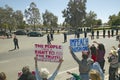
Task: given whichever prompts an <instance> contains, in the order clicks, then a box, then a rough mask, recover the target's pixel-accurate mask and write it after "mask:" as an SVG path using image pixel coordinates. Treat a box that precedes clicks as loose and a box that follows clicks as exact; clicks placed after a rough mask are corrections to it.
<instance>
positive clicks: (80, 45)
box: [70, 38, 88, 52]
mask: <svg viewBox="0 0 120 80" xmlns="http://www.w3.org/2000/svg"><path fill="white" fill-rule="evenodd" d="M70 46H71V47H72V51H73V52H80V51H88V38H79V39H71V40H70Z"/></svg>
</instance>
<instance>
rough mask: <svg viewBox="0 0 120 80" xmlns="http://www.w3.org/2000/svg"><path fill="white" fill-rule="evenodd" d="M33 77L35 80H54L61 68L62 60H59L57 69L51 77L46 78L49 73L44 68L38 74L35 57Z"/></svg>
mask: <svg viewBox="0 0 120 80" xmlns="http://www.w3.org/2000/svg"><path fill="white" fill-rule="evenodd" d="M34 59H35V71H36V72H35V73H36V74H35V77H36V80H54V79H55V77H56V75H57V73H58V71H59V69H60V67H61V64H62V62H63V60H60V63H59V65H58V67H57V69H56V70H55V72H54V73H53V74H52V75H51V77H49V78H48V75H49V71H48V70H47V69H46V68H44V69H41V71H40V73H39V70H38V65H37V58H36V57H35V58H34Z"/></svg>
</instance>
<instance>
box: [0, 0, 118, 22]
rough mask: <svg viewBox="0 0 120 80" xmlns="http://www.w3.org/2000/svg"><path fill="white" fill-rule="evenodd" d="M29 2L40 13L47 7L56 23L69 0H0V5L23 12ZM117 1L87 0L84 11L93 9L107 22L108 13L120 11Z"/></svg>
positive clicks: (98, 16)
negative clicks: (56, 17) (33, 4)
mask: <svg viewBox="0 0 120 80" xmlns="http://www.w3.org/2000/svg"><path fill="white" fill-rule="evenodd" d="M31 2H35V4H36V5H37V7H38V8H39V10H40V13H41V14H42V13H44V12H45V10H46V9H47V10H48V11H50V12H52V13H53V14H54V15H56V16H58V23H62V22H63V21H64V18H62V13H61V11H63V10H64V9H65V8H66V7H67V4H68V2H69V0H0V7H4V5H5V4H7V5H9V6H10V7H12V8H13V9H14V10H22V12H24V10H25V9H26V8H27V7H28V6H29V5H30V3H31ZM119 3H120V0H87V3H86V8H87V9H86V11H87V12H89V11H90V10H91V11H94V12H95V13H96V14H97V19H102V21H103V22H107V21H108V17H109V16H110V15H113V14H118V12H120V4H119Z"/></svg>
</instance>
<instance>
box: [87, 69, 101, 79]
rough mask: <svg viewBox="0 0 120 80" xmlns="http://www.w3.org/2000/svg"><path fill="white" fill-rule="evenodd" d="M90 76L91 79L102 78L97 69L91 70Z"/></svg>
mask: <svg viewBox="0 0 120 80" xmlns="http://www.w3.org/2000/svg"><path fill="white" fill-rule="evenodd" d="M89 76H90V80H102V79H101V76H100V73H99V72H98V71H97V70H95V69H92V70H90V72H89Z"/></svg>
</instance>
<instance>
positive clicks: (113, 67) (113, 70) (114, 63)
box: [108, 50, 118, 80]
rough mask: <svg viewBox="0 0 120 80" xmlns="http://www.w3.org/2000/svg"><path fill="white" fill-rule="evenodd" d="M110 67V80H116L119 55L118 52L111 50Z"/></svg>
mask: <svg viewBox="0 0 120 80" xmlns="http://www.w3.org/2000/svg"><path fill="white" fill-rule="evenodd" d="M108 62H109V63H110V66H109V80H116V79H115V76H116V74H117V73H118V55H117V52H116V50H111V52H110V53H109V56H108Z"/></svg>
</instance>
